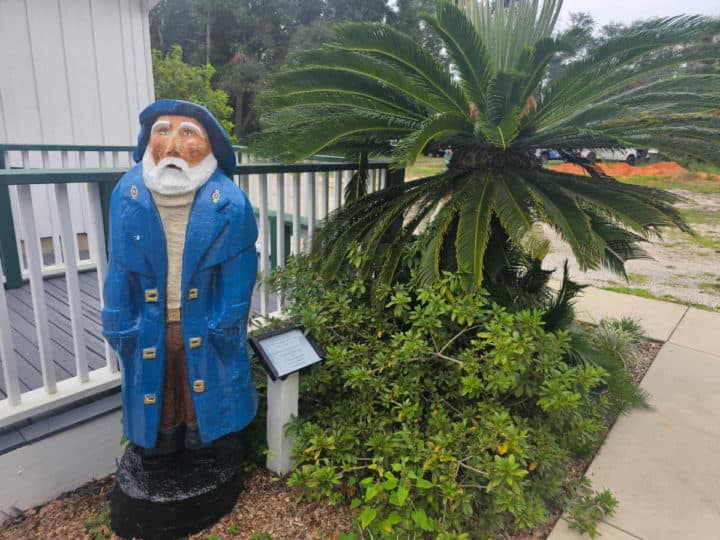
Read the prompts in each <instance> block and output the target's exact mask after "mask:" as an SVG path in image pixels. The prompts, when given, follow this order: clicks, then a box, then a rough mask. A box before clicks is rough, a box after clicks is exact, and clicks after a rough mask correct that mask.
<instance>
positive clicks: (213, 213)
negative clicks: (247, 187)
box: [182, 169, 229, 291]
mask: <svg viewBox="0 0 720 540" xmlns="http://www.w3.org/2000/svg"><path fill="white" fill-rule="evenodd" d="M221 178H222V173H221V172H220V171H219V169H218V170H216V171H215V173H213V175H212V176H211V177H210V178H209V179H208V181H207V182H206V183H205V184H204V185H203V186H202V187H201V188H200V189H199V190H198V192H197V193H196V194H195V200H194V201H193V206H192V209H191V210H190V218H189V220H188V226H187V234H186V236H185V249H184V251H183V271H182V290H183V291H185V290H187V289H188V283H189V281H190V279H191V278H192V276H193V275H194V274H195V272H196V270H197V268H198V266H199V265H200V263H201V261H203V259H204V257H205V254H206V253H207V252H208V250H210V248H211V247H212V246H213V243H214V242H215V240H216V239H217V238H218V237H219V236H220V234H221V233H222V232H223V231H224V230H225V227H226V226H227V224H228V217H227V216H226V215H225V213H224V209H225V206H227V204H228V202H229V200H228V198H227V195H226V194H223V193H222V190H221V189H220V185H221V181H220V180H221Z"/></svg>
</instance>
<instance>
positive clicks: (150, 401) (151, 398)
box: [144, 394, 157, 405]
mask: <svg viewBox="0 0 720 540" xmlns="http://www.w3.org/2000/svg"><path fill="white" fill-rule="evenodd" d="M144 401H145V405H155V402H156V401H157V398H156V397H155V394H145V400H144Z"/></svg>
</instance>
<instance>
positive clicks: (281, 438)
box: [250, 328, 322, 476]
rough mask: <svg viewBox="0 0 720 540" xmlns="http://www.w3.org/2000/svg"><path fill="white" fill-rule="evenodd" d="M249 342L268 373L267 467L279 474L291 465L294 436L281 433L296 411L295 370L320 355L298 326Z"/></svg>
mask: <svg viewBox="0 0 720 540" xmlns="http://www.w3.org/2000/svg"><path fill="white" fill-rule="evenodd" d="M250 345H251V346H252V348H253V350H254V351H255V353H256V354H257V356H258V358H259V359H260V361H261V363H262V364H263V367H265V370H266V371H267V373H268V392H267V397H268V411H267V441H268V456H267V468H268V469H269V470H271V471H273V472H275V473H277V474H279V475H281V476H283V475H285V474H287V473H289V472H290V470H291V469H292V467H293V461H292V459H291V456H290V453H291V451H292V448H293V445H294V444H295V438H294V437H286V436H285V425H286V424H287V423H288V422H289V421H290V420H291V418H292V417H293V416H297V414H298V399H299V384H300V374H299V373H298V372H299V371H300V370H301V369H302V368H304V367H307V366H310V365H312V364H315V363H317V362H320V361H321V360H322V357H321V356H320V353H319V352H318V351H317V349H316V348H315V346H314V345H313V344H312V342H310V341H309V340H308V339H307V337H305V335H304V334H303V333H302V330H300V329H299V328H286V329H283V330H278V331H275V332H270V333H268V334H265V335H263V336H259V337H253V338H250Z"/></svg>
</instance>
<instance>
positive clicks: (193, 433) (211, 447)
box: [185, 424, 218, 464]
mask: <svg viewBox="0 0 720 540" xmlns="http://www.w3.org/2000/svg"><path fill="white" fill-rule="evenodd" d="M185 449H186V450H189V451H190V455H191V456H192V459H193V462H195V463H198V464H203V463H211V462H214V461H215V460H216V459H217V458H218V452H217V447H216V445H215V444H213V443H212V442H209V443H206V442H203V440H202V437H200V428H198V425H197V424H189V425H187V426H186V428H185Z"/></svg>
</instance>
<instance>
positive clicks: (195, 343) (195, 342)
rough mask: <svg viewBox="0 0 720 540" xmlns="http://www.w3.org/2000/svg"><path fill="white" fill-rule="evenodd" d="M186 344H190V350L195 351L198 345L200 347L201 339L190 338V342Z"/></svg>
mask: <svg viewBox="0 0 720 540" xmlns="http://www.w3.org/2000/svg"><path fill="white" fill-rule="evenodd" d="M188 343H189V344H190V348H191V349H197V348H198V347H199V346H200V345H202V338H199V337H194V338H190V341H189V342H188Z"/></svg>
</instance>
